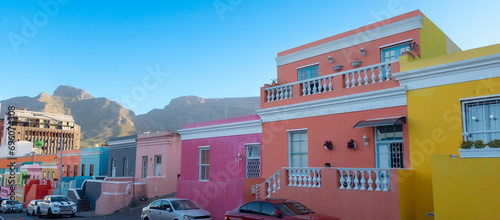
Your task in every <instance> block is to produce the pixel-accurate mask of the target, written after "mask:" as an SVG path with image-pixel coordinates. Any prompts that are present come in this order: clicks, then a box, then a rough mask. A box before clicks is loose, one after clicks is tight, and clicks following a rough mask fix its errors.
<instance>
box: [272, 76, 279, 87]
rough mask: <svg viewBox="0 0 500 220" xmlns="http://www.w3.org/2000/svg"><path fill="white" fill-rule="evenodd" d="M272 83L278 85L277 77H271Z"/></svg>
mask: <svg viewBox="0 0 500 220" xmlns="http://www.w3.org/2000/svg"><path fill="white" fill-rule="evenodd" d="M271 85H272V86H276V85H278V79H276V78H272V79H271Z"/></svg>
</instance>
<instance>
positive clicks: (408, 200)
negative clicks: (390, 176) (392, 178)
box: [398, 169, 415, 220]
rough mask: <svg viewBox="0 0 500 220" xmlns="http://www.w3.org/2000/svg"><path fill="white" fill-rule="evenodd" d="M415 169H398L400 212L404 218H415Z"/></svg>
mask: <svg viewBox="0 0 500 220" xmlns="http://www.w3.org/2000/svg"><path fill="white" fill-rule="evenodd" d="M413 182H414V180H413V171H412V170H410V169H398V183H399V213H400V216H401V219H402V220H407V219H414V216H415V204H414V200H413V198H414V196H415V195H414V193H413V191H414V188H413Z"/></svg>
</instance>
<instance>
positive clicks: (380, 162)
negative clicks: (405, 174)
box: [375, 125, 404, 168]
mask: <svg viewBox="0 0 500 220" xmlns="http://www.w3.org/2000/svg"><path fill="white" fill-rule="evenodd" d="M375 138H376V140H375V141H376V143H375V146H376V162H377V168H404V143H403V125H386V126H377V127H376V128H375Z"/></svg>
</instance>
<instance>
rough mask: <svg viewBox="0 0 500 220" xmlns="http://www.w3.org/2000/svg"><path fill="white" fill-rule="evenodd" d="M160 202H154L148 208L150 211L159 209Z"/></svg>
mask: <svg viewBox="0 0 500 220" xmlns="http://www.w3.org/2000/svg"><path fill="white" fill-rule="evenodd" d="M161 202H162V201H161V200H156V201H154V202H153V203H151V205H150V206H149V208H150V209H160V206H161Z"/></svg>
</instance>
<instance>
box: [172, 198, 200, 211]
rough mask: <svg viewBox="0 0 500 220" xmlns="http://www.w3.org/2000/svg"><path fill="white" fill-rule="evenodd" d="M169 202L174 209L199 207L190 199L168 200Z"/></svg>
mask: <svg viewBox="0 0 500 220" xmlns="http://www.w3.org/2000/svg"><path fill="white" fill-rule="evenodd" d="M170 203H172V206H173V207H174V210H190V209H200V207H199V206H198V205H196V204H195V203H194V202H192V201H191V200H173V201H170Z"/></svg>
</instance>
